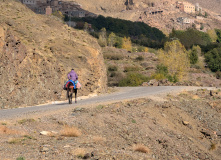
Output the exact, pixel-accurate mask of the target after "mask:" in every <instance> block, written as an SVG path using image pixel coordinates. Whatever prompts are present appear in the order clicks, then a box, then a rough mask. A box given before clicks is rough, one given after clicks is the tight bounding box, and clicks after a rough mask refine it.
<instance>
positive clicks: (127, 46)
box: [122, 37, 132, 52]
mask: <svg viewBox="0 0 221 160" xmlns="http://www.w3.org/2000/svg"><path fill="white" fill-rule="evenodd" d="M122 48H124V49H126V50H127V51H130V52H131V51H132V44H131V40H130V37H128V38H127V37H124V39H123V45H122Z"/></svg>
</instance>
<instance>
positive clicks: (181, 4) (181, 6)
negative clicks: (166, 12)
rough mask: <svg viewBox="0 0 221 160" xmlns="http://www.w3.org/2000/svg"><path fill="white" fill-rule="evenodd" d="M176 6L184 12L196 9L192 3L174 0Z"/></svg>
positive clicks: (192, 11) (191, 11) (193, 11)
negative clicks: (175, 0)
mask: <svg viewBox="0 0 221 160" xmlns="http://www.w3.org/2000/svg"><path fill="white" fill-rule="evenodd" d="M176 8H178V9H179V10H180V11H182V12H186V13H195V10H196V7H195V6H194V5H193V4H191V3H187V2H179V1H177V2H176Z"/></svg>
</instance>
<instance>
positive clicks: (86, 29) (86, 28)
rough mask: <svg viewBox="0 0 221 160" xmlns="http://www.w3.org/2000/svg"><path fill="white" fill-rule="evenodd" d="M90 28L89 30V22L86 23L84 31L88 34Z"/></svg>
mask: <svg viewBox="0 0 221 160" xmlns="http://www.w3.org/2000/svg"><path fill="white" fill-rule="evenodd" d="M88 28H89V26H88V23H87V22H85V23H84V31H86V32H87V31H88Z"/></svg>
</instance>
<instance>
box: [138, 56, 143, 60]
mask: <svg viewBox="0 0 221 160" xmlns="http://www.w3.org/2000/svg"><path fill="white" fill-rule="evenodd" d="M136 60H137V61H143V60H144V58H143V56H138V57H137V58H136Z"/></svg>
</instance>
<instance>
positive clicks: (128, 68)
mask: <svg viewBox="0 0 221 160" xmlns="http://www.w3.org/2000/svg"><path fill="white" fill-rule="evenodd" d="M139 70H140V68H139V67H137V66H126V67H124V72H132V71H139Z"/></svg>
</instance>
